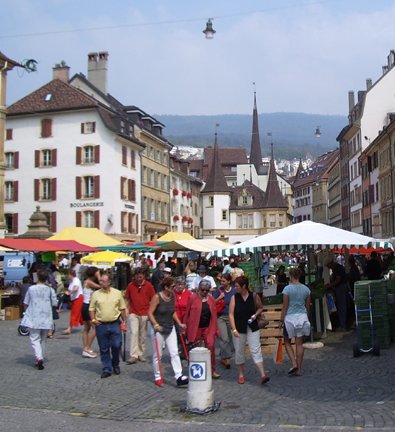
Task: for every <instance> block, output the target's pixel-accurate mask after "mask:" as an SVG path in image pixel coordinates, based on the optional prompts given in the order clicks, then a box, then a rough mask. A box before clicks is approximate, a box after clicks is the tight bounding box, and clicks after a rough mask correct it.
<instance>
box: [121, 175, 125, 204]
mask: <svg viewBox="0 0 395 432" xmlns="http://www.w3.org/2000/svg"><path fill="white" fill-rule="evenodd" d="M124 182H125V177H121V199H124V196H123V185H124Z"/></svg>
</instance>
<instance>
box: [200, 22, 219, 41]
mask: <svg viewBox="0 0 395 432" xmlns="http://www.w3.org/2000/svg"><path fill="white" fill-rule="evenodd" d="M203 33H204V35H205V36H206V39H213V38H214V35H215V33H217V32H216V31H215V30H214V29H213V22H212V18H209V19H208V21H207V23H206V28H205V29H204V30H203Z"/></svg>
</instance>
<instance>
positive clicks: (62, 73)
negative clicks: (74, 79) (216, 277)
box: [52, 60, 70, 83]
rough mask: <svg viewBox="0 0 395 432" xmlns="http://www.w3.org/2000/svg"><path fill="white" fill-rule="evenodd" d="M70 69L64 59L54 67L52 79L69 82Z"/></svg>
mask: <svg viewBox="0 0 395 432" xmlns="http://www.w3.org/2000/svg"><path fill="white" fill-rule="evenodd" d="M69 71H70V67H69V66H67V64H66V62H65V61H64V60H62V61H61V62H60V63H56V64H55V66H54V67H53V68H52V77H53V78H52V79H59V80H61V81H64V82H66V83H67V82H69Z"/></svg>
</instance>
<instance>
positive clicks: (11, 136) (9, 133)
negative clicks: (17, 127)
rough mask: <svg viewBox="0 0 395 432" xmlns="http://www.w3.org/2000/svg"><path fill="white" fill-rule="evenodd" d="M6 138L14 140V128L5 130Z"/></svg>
mask: <svg viewBox="0 0 395 432" xmlns="http://www.w3.org/2000/svg"><path fill="white" fill-rule="evenodd" d="M5 139H6V140H7V141H9V140H12V139H13V130H12V129H7V130H6V132H5Z"/></svg>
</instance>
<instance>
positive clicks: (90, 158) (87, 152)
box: [83, 146, 95, 164]
mask: <svg viewBox="0 0 395 432" xmlns="http://www.w3.org/2000/svg"><path fill="white" fill-rule="evenodd" d="M83 161H84V164H91V163H93V162H94V161H95V159H94V154H93V146H85V147H84V159H83Z"/></svg>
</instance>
